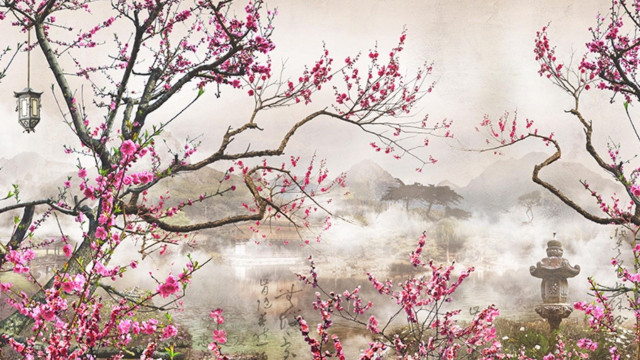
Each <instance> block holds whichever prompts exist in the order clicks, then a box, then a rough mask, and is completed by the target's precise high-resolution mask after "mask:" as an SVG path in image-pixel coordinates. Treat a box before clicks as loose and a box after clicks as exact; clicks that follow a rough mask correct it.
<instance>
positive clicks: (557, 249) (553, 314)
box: [529, 240, 580, 330]
mask: <svg viewBox="0 0 640 360" xmlns="http://www.w3.org/2000/svg"><path fill="white" fill-rule="evenodd" d="M562 254H563V250H562V243H560V241H557V240H551V241H549V242H548V243H547V257H546V258H544V259H542V260H541V261H539V262H538V263H537V264H536V266H531V267H530V268H529V271H530V272H531V275H532V276H534V277H537V278H540V279H542V284H541V286H540V291H541V295H542V302H543V303H542V304H541V305H538V306H536V308H535V309H536V312H537V313H538V315H540V316H541V317H542V318H543V319H546V320H547V321H548V322H549V326H550V327H551V330H557V329H558V327H559V326H560V322H562V319H564V318H567V317H568V316H569V315H570V314H571V312H572V311H573V306H571V305H569V304H567V295H568V289H569V285H568V283H567V278H570V277H574V276H576V275H578V274H579V273H580V266H578V265H576V266H571V265H570V264H569V260H567V259H565V258H563V257H562Z"/></svg>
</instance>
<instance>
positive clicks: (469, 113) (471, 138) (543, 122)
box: [0, 0, 635, 185]
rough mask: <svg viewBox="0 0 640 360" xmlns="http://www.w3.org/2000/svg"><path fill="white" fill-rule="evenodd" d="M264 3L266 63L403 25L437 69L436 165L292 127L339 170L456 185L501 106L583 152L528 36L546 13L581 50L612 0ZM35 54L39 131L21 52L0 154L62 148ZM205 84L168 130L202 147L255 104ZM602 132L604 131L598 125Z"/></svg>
mask: <svg viewBox="0 0 640 360" xmlns="http://www.w3.org/2000/svg"><path fill="white" fill-rule="evenodd" d="M268 3H269V4H270V6H272V7H273V6H276V7H277V8H278V10H279V16H278V17H277V18H276V22H275V25H276V31H275V37H274V39H275V42H276V46H277V50H276V51H275V52H274V53H273V55H272V56H273V59H274V63H276V64H277V63H279V61H280V59H287V68H288V69H291V71H293V70H296V69H301V67H302V65H303V64H305V63H307V64H308V63H310V62H311V61H313V60H314V59H315V58H316V57H317V56H318V54H319V53H320V50H321V46H322V41H324V42H325V43H326V45H327V48H328V49H329V50H330V51H331V53H332V54H334V55H335V57H336V59H337V60H341V59H343V58H344V57H346V56H347V55H353V54H355V53H357V52H358V51H367V50H368V49H369V48H370V47H372V46H373V45H374V44H375V43H376V41H377V42H378V44H379V47H380V48H381V49H388V48H389V47H390V46H393V45H394V42H395V41H396V39H397V38H398V36H399V34H400V32H401V31H402V29H403V26H406V28H407V30H408V42H407V46H406V52H405V54H404V56H403V58H402V59H403V60H404V61H405V62H406V63H407V64H410V65H413V66H415V65H418V64H420V63H422V62H424V61H433V62H434V72H433V78H434V79H435V80H437V81H438V83H437V86H436V88H435V90H434V92H433V93H432V94H430V95H428V96H427V97H426V98H425V99H424V100H423V102H422V103H421V104H420V106H419V107H418V116H423V115H424V114H425V113H429V114H430V117H431V119H433V120H439V119H442V118H448V119H451V120H453V121H454V133H455V136H456V138H457V139H458V141H459V143H457V142H447V143H441V142H440V143H436V142H434V145H433V146H434V155H435V156H436V157H437V158H438V159H439V160H440V162H439V165H438V166H437V167H431V168H427V169H426V170H425V171H424V172H423V173H421V174H417V173H416V172H415V171H414V169H415V167H416V166H417V164H416V163H415V162H414V161H412V160H410V159H409V158H407V159H404V160H401V161H394V160H391V159H390V158H388V157H384V156H382V155H380V154H377V153H374V152H372V151H371V150H370V147H369V146H368V145H367V144H368V143H369V142H370V141H372V140H373V139H372V138H370V137H368V136H364V135H363V134H360V133H359V132H358V131H357V130H356V129H354V128H350V127H346V126H343V125H340V124H335V125H336V126H329V127H328V126H327V122H330V121H331V120H328V119H326V121H319V122H318V123H316V124H313V125H312V126H309V127H308V128H307V129H305V130H303V131H301V132H300V134H299V137H298V138H297V140H296V141H294V142H292V143H291V149H290V152H291V153H292V154H303V155H310V154H313V152H317V153H318V155H319V156H321V157H326V158H327V159H328V164H329V166H330V168H332V169H334V170H336V172H337V171H341V170H345V169H346V168H348V167H350V166H351V165H353V164H355V163H357V162H359V161H361V160H362V159H366V158H371V159H373V160H375V161H377V162H379V163H380V164H382V165H383V166H384V167H385V168H387V169H388V170H389V171H390V172H391V173H392V175H394V176H396V177H401V178H403V179H404V180H405V181H407V182H412V181H419V182H423V183H431V182H438V181H441V180H445V179H449V180H451V181H453V182H454V183H457V184H460V185H464V184H465V183H466V182H467V181H468V180H469V177H470V176H473V175H475V174H478V173H479V172H480V171H482V169H483V168H485V167H486V166H487V164H489V163H491V162H493V161H495V160H496V158H495V157H493V156H491V155H489V154H478V153H469V152H462V151H457V150H455V149H452V148H450V146H455V147H462V146H470V147H478V146H480V145H481V144H482V138H481V137H480V136H478V134H477V133H475V131H474V130H473V128H474V126H476V125H477V124H478V123H479V122H480V121H481V119H482V116H483V114H485V113H486V114H489V115H491V116H492V117H494V118H497V117H498V116H499V115H501V114H502V113H503V112H504V111H505V110H509V111H513V110H514V109H517V110H518V112H519V115H520V116H521V117H523V118H524V117H528V118H533V119H535V120H536V122H537V124H538V125H539V127H540V128H541V129H543V131H545V132H549V131H555V132H556V133H557V136H559V137H560V138H561V139H562V140H563V141H564V143H566V144H567V145H565V150H566V154H567V157H568V158H570V159H571V158H574V157H576V156H579V155H580V156H581V154H580V153H579V152H576V154H578V155H573V154H572V153H571V152H569V151H568V150H576V151H578V150H579V148H581V145H580V139H581V132H580V131H579V129H578V128H577V127H576V126H574V125H575V124H574V121H573V119H571V118H570V117H569V116H568V115H565V114H564V113H563V110H565V109H567V108H568V107H569V106H570V105H571V103H570V99H569V98H567V97H566V96H564V94H563V93H562V92H561V91H560V90H559V89H556V88H554V87H553V86H552V85H551V84H550V83H549V82H548V81H545V80H544V79H542V78H540V77H539V76H538V74H537V72H536V71H537V64H536V63H535V61H534V58H533V38H534V35H535V32H536V31H537V30H539V29H540V28H541V27H542V26H544V25H546V24H547V23H549V22H551V24H552V27H551V30H550V35H551V36H552V40H553V41H555V42H556V44H557V45H558V54H559V56H560V57H566V58H568V57H569V56H570V55H571V53H572V52H575V54H576V56H580V55H581V54H582V53H583V52H584V50H585V47H584V43H585V42H586V41H587V40H588V39H589V33H588V31H587V28H588V27H589V26H591V25H593V23H594V21H595V16H596V14H597V12H598V11H605V10H606V9H607V7H608V5H609V2H608V1H604V0H600V1H595V0H588V1H580V2H575V1H553V0H544V1H527V0H503V1H472V0H464V1H443V0H438V1H397V0H395V1H394V0H352V1H348V2H344V1H337V0H322V1H321V0H316V1H299V0H277V1H272V2H268ZM345 3H346V5H345ZM87 16H88V15H83V18H82V21H87V22H90V21H91V19H90V18H88V17H87ZM7 25H8V24H7V23H6V21H5V23H4V24H0V31H2V34H3V36H2V40H0V41H1V42H2V45H3V46H6V45H14V44H15V41H16V40H17V39H18V38H21V37H23V36H24V35H23V34H18V33H17V32H16V31H15V30H14V29H11V28H10V27H9V26H7ZM5 34H8V35H5ZM23 57H24V56H23ZM33 62H34V68H33V70H32V71H33V73H34V75H33V80H32V87H34V88H36V89H38V90H41V91H45V95H44V98H45V100H44V102H43V109H42V113H43V119H42V121H41V123H40V124H39V125H38V128H37V131H36V133H35V134H23V133H22V130H21V128H20V127H19V125H18V123H17V120H16V118H17V116H16V114H15V113H14V108H15V100H14V98H13V93H12V91H14V90H19V89H22V88H24V81H25V80H24V79H25V75H24V64H23V63H21V61H17V62H16V63H14V64H13V67H12V69H11V72H10V74H9V76H8V77H7V78H6V79H5V80H4V81H3V82H2V83H1V84H0V89H1V91H0V94H1V96H0V99H2V100H0V116H2V118H3V119H4V120H3V121H4V126H3V131H2V132H0V157H4V158H8V157H12V156H14V155H15V154H17V153H19V152H24V151H37V152H39V153H41V154H42V155H43V156H45V157H47V158H49V159H52V160H53V159H56V160H57V159H61V158H63V152H62V143H63V142H64V141H66V142H69V141H70V140H69V139H70V131H69V129H68V128H66V126H65V125H64V124H63V123H62V122H61V120H60V119H61V117H60V115H59V112H58V111H57V107H56V105H55V103H54V102H53V100H52V96H51V91H50V90H49V89H50V87H51V84H52V82H53V79H52V77H51V76H50V75H49V74H48V72H47V70H48V69H47V68H46V66H44V62H43V58H42V56H41V54H37V53H35V54H33ZM78 91H81V89H78ZM212 92H213V91H211V92H210V93H212ZM85 93H86V94H88V93H89V89H85ZM210 93H209V96H208V97H206V98H205V99H203V100H202V101H200V102H199V103H198V104H197V106H196V107H195V108H194V109H193V111H190V112H188V113H187V115H186V116H185V118H184V119H183V121H181V122H180V123H179V126H177V127H175V128H173V129H171V132H172V134H173V135H175V136H177V137H178V138H184V137H185V136H187V135H192V136H195V135H200V134H203V135H204V137H203V140H204V146H203V150H206V149H207V148H210V146H211V145H209V144H212V143H215V141H216V139H217V136H220V130H219V129H220V126H219V125H218V124H221V123H222V122H223V121H225V120H226V119H233V118H236V119H242V110H241V109H242V108H243V107H246V106H250V105H251V104H250V102H249V101H247V100H248V99H245V98H244V97H243V96H238V95H234V94H231V92H230V91H226V92H225V93H223V98H222V99H220V100H217V99H215V98H213V96H212V95H211V94H210ZM588 95H589V99H585V104H586V106H589V108H588V114H590V115H591V116H592V118H593V119H594V120H595V121H596V123H597V124H599V123H603V124H605V123H606V125H603V129H610V130H608V131H610V132H611V133H612V134H613V136H619V135H620V134H621V133H624V134H627V133H628V132H629V129H628V124H627V123H626V121H625V119H624V113H623V112H622V105H621V104H618V105H619V106H614V107H609V106H607V104H608V98H607V97H606V94H603V93H600V92H596V91H592V92H590V93H589V94H588ZM591 98H593V100H592V99H591ZM325 105H326V104H325V103H323V102H322V101H320V100H317V101H316V102H314V103H313V104H312V105H310V106H308V107H307V108H300V109H298V110H295V111H292V112H287V113H279V114H278V115H277V117H275V116H274V118H273V119H270V120H269V121H271V122H274V123H276V124H279V125H280V126H285V124H286V123H287V121H288V120H289V121H290V120H295V119H296V118H299V117H300V116H302V115H304V113H306V112H308V111H313V110H316V109H318V108H322V107H324V106H325ZM212 114H215V118H212ZM95 116H101V114H95ZM601 120H602V121H601ZM236 121H237V120H236ZM618 125H619V127H616V126H618ZM596 129H597V130H598V129H599V128H598V127H596ZM603 138H604V139H605V140H606V136H605V137H603ZM461 144H462V145H461ZM633 145H635V144H633ZM544 150H545V148H544V146H533V145H529V146H527V145H525V146H524V147H523V146H521V147H520V148H518V149H513V151H511V152H509V154H511V155H513V156H516V157H518V156H521V155H522V154H524V153H526V152H528V151H544ZM508 156H509V155H508ZM70 160H71V161H72V162H73V159H70ZM531 165H533V164H531Z"/></svg>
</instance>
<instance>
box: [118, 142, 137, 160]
mask: <svg viewBox="0 0 640 360" xmlns="http://www.w3.org/2000/svg"><path fill="white" fill-rule="evenodd" d="M136 150H137V146H136V144H135V143H134V142H133V141H131V140H125V141H124V142H123V143H122V145H121V146H120V152H121V153H123V154H124V155H126V156H131V155H133V154H135V152H136Z"/></svg>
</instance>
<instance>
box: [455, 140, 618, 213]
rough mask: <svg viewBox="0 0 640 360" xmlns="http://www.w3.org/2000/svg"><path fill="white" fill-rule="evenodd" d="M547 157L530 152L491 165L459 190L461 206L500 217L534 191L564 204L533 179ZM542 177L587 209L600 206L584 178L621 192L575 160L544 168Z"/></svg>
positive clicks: (597, 186) (603, 189) (604, 190)
mask: <svg viewBox="0 0 640 360" xmlns="http://www.w3.org/2000/svg"><path fill="white" fill-rule="evenodd" d="M547 157H548V155H547V154H545V153H539V152H538V153H529V154H527V155H526V156H524V157H522V158H520V159H505V160H500V161H498V162H496V163H494V164H492V165H490V166H489V167H487V169H485V170H484V171H483V172H482V173H481V174H480V175H479V176H477V177H476V178H474V179H472V180H471V181H470V182H469V184H468V185H467V186H465V187H462V188H458V189H455V190H456V191H457V192H458V193H459V194H460V195H462V196H463V197H464V200H463V202H462V203H461V205H460V206H461V207H462V208H464V209H465V210H468V211H473V212H476V211H478V210H480V211H483V212H485V213H487V214H488V215H491V214H495V215H496V216H498V215H499V213H500V212H502V211H506V210H508V209H510V208H512V207H514V206H517V205H518V198H519V197H520V196H522V195H524V194H526V193H529V192H532V191H540V192H541V193H542V194H544V195H545V196H546V195H549V196H550V198H551V201H554V202H558V203H560V200H558V199H556V198H555V197H553V196H552V195H551V194H550V193H549V192H548V191H547V190H546V189H544V188H543V187H541V186H540V185H537V184H535V183H534V182H533V180H532V179H531V176H532V172H533V167H534V166H535V165H536V164H538V163H540V162H542V161H544V160H545V159H546V158H547ZM540 178H541V179H543V180H545V181H547V182H549V183H550V184H552V185H554V186H555V187H557V188H558V189H560V190H561V191H562V192H563V193H565V194H566V195H567V196H568V197H570V198H572V199H576V200H578V202H579V203H580V204H582V205H583V206H585V207H586V208H588V209H593V210H596V209H597V206H595V202H594V201H593V199H592V198H591V196H590V195H589V193H588V192H587V191H586V190H585V189H584V187H583V186H582V184H580V182H579V181H580V180H587V182H588V183H589V184H590V185H591V187H592V188H593V189H594V190H596V189H597V190H598V191H600V192H601V193H602V194H612V193H613V192H615V191H618V192H619V191H620V187H617V186H616V184H615V183H614V181H613V180H609V179H607V178H605V177H603V176H602V175H601V174H598V173H595V172H593V171H592V170H590V169H588V168H587V167H586V166H584V165H582V164H579V163H575V162H567V161H562V160H559V161H558V162H556V163H554V164H552V165H550V166H549V167H547V168H545V169H543V170H541V172H540ZM547 198H548V197H547ZM561 205H562V206H563V207H564V208H566V210H567V211H572V210H571V209H569V208H568V207H566V205H563V204H561Z"/></svg>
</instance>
